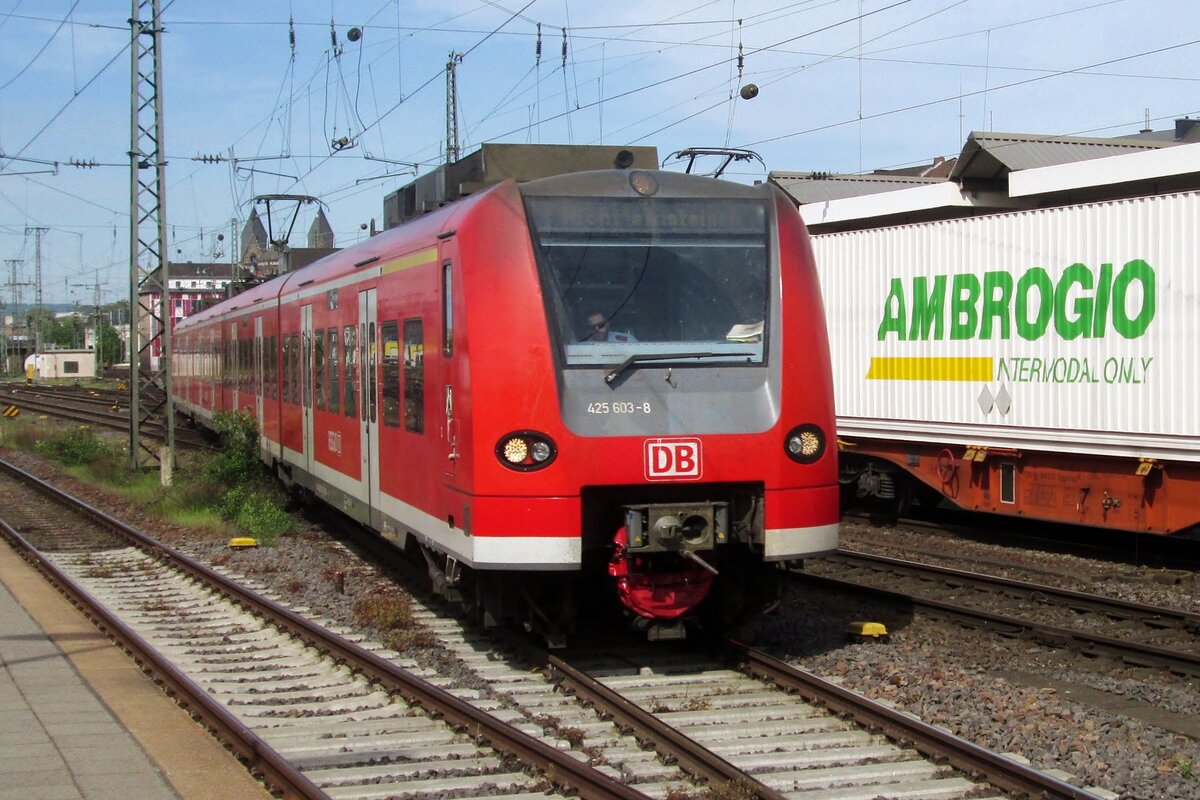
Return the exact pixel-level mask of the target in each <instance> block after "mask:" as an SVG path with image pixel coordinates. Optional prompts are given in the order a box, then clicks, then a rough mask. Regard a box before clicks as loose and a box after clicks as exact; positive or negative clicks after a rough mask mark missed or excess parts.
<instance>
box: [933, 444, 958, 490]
mask: <svg viewBox="0 0 1200 800" xmlns="http://www.w3.org/2000/svg"><path fill="white" fill-rule="evenodd" d="M955 472H958V462H957V461H955V459H954V453H951V452H950V450H949V449H948V448H943V449H942V452H940V453H938V460H937V474H938V478H940V479H941V481H942V483H943V484H946V483H949V482H950V481H952V480H954V473H955Z"/></svg>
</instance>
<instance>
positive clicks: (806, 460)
mask: <svg viewBox="0 0 1200 800" xmlns="http://www.w3.org/2000/svg"><path fill="white" fill-rule="evenodd" d="M783 450H784V452H785V453H787V454H788V458H790V459H791V460H792V461H795V462H797V463H799V464H811V463H813V462H814V461H816V460H817V459H819V458H820V457H821V456H823V455H824V454H825V434H824V432H822V431H821V429H820V428H818V427H817V426H816V425H812V424H807V425H797V426H796V427H795V428H792V429H791V430H790V431H788V435H787V436H786V437H784V440H783Z"/></svg>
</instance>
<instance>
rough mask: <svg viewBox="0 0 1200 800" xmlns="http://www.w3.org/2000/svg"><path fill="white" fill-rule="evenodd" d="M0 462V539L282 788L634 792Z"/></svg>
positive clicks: (302, 791) (433, 679) (352, 793)
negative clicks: (35, 494) (0, 509)
mask: <svg viewBox="0 0 1200 800" xmlns="http://www.w3.org/2000/svg"><path fill="white" fill-rule="evenodd" d="M0 470H2V471H3V483H2V484H0V498H4V499H5V501H6V502H5V507H6V509H8V508H12V507H14V506H16V505H17V504H20V505H22V506H25V507H26V511H25V512H24V513H22V514H20V515H13V516H19V517H20V518H18V519H16V520H15V521H16V523H17V525H16V526H13V525H9V524H7V523H6V524H4V525H3V526H0V530H2V531H3V534H4V536H5V538H6V539H8V540H9V541H10V542H11V543H13V544H14V546H16V547H17V548H18V550H19V551H20V552H21V553H22V555H23V556H24V557H26V558H27V559H28V560H30V561H31V563H33V564H34V565H35V566H36V567H37V568H38V569H39V570H41V571H42V572H43V573H44V574H45V575H46V576H47V577H48V578H49V579H50V580H52V581H53V582H54V583H55V584H56V585H58V586H59V588H60V590H62V591H63V592H64V593H65V594H67V595H68V596H69V597H70V598H71V599H72V600H73V602H75V603H76V604H77V605H79V606H80V607H81V608H82V609H84V610H85V613H87V614H89V615H90V616H92V618H93V619H94V620H95V621H96V622H97V624H98V625H99V626H100V627H101V628H102V629H104V630H105V631H107V632H108V633H109V635H110V636H112V637H113V638H114V639H116V640H117V641H118V642H119V643H120V644H121V645H122V646H123V647H125V648H126V649H127V650H129V652H130V653H131V654H133V655H134V657H135V658H136V659H137V660H138V661H139V662H141V663H142V664H143V665H145V668H146V669H147V670H148V671H150V672H151V673H152V675H153V676H154V677H155V679H156V680H158V681H160V682H161V683H162V684H163V685H164V686H165V687H166V688H167V689H168V691H170V692H171V693H173V694H174V695H175V696H176V697H177V699H178V700H179V702H180V703H181V705H183V706H185V707H187V708H188V709H189V711H191V712H192V713H193V714H194V715H195V716H197V717H199V718H201V719H202V721H203V723H204V724H205V725H207V726H209V727H210V728H211V729H212V730H214V731H215V732H216V734H217V735H218V736H219V737H220V738H221V739H222V740H223V741H224V742H225V743H226V744H227V745H228V746H229V747H231V748H232V749H233V751H234V752H235V753H236V754H237V755H238V756H239V757H240V758H241V759H243V760H244V761H245V762H246V763H248V764H249V765H250V766H251V768H252V769H254V770H255V771H258V772H260V773H261V774H263V776H264V777H265V779H266V781H267V783H268V784H269V785H271V786H272V787H273V788H274V789H275V790H276V791H278V792H280V793H281V794H282V795H284V796H287V797H304V798H325V797H333V798H362V799H364V800H365V799H366V798H384V797H389V796H393V795H395V794H397V793H404V794H413V795H417V796H421V795H425V796H439V795H444V794H446V793H448V792H452V793H455V794H457V795H458V796H464V797H468V796H494V795H497V794H506V795H519V794H529V795H531V796H532V795H538V796H541V795H543V794H545V793H546V792H547V791H549V790H551V789H552V788H553V787H555V786H558V787H562V788H563V789H565V790H567V791H570V792H572V793H577V794H578V795H579V796H580V797H585V798H624V799H625V800H631V799H632V798H635V797H643V796H644V795H642V793H640V792H638V791H636V790H634V789H631V788H629V787H626V786H624V785H622V784H621V783H620V782H618V781H617V780H615V779H614V778H612V777H610V776H609V775H606V774H604V773H602V772H600V771H599V770H597V769H595V768H593V767H591V766H589V765H588V764H587V763H585V761H584V760H581V759H580V758H579V757H578V756H577V755H576V754H572V753H570V752H569V751H564V750H561V749H559V748H557V747H555V746H554V745H553V743H552V742H550V741H547V740H546V739H545V738H540V737H537V736H534V735H531V734H530V733H527V732H526V731H525V730H522V729H520V728H518V727H515V726H513V725H512V724H509V723H507V722H505V721H503V720H501V719H499V718H498V717H496V716H494V715H492V714H489V713H487V712H486V711H483V710H480V709H478V708H476V707H475V706H473V705H472V704H471V703H469V702H467V701H466V700H465V699H463V697H464V696H470V695H471V692H469V691H467V692H464V691H461V690H457V689H455V688H454V687H449V688H443V687H442V686H439V685H438V683H439V680H440V679H439V678H438V676H436V675H425V676H422V675H419V674H418V673H417V671H414V670H413V669H411V668H406V667H405V666H404V665H398V664H396V663H393V661H392V660H390V657H391V656H394V654H392V653H389V652H387V651H386V650H384V649H383V648H381V647H378V646H375V647H372V646H369V645H368V646H362V645H359V644H356V643H355V642H353V641H351V640H350V639H349V638H346V637H343V636H339V635H338V634H337V633H336V632H334V631H332V630H328V629H326V628H324V627H323V626H321V625H319V624H316V623H314V622H312V621H310V620H308V619H306V618H305V617H304V616H301V615H300V614H298V613H296V612H295V611H291V610H289V609H287V608H285V607H283V606H282V605H280V604H279V603H276V602H274V601H272V600H270V599H268V598H265V597H262V596H260V595H258V594H256V593H254V592H253V591H250V590H248V589H246V588H244V587H243V586H240V585H239V584H237V583H236V582H233V581H230V580H229V579H227V578H224V577H222V576H221V575H219V574H217V573H216V572H214V571H212V570H210V569H208V568H206V567H204V566H203V565H200V564H198V563H196V562H194V561H192V560H191V559H188V558H187V557H185V556H183V555H181V554H179V553H176V552H175V551H173V550H171V549H169V548H167V547H165V546H163V545H161V544H159V543H157V542H154V541H152V540H149V539H148V538H147V537H145V536H143V535H142V534H140V533H138V532H137V531H134V530H132V529H130V528H128V527H127V526H124V525H122V524H121V523H119V522H118V521H117V520H114V519H112V518H111V517H108V516H107V515H105V514H103V513H102V512H100V511H99V510H97V509H94V508H91V507H90V506H86V505H85V504H82V503H79V501H76V500H74V499H73V498H70V497H69V496H67V495H64V494H62V493H60V492H58V491H57V490H55V489H53V487H50V486H49V485H47V484H45V483H44V482H42V481H39V480H38V479H36V478H33V476H30V475H27V474H26V473H23V472H22V471H20V470H17V469H16V468H14V467H12V466H11V465H7V464H4V463H3V462H0ZM30 485H32V486H36V487H37V490H38V491H39V492H41V493H42V494H43V495H45V496H47V497H53V500H52V501H49V500H44V501H43V502H42V503H40V504H36V505H35V506H34V508H33V510H32V511H30V510H29V506H28V503H27V502H25V501H22V500H20V499H18V498H20V497H21V496H23V495H27V493H28V488H27V487H28V486H30ZM68 508H69V509H70V511H69V512H68V510H67V509H68ZM6 514H7V511H6ZM68 514H69V515H70V516H71V517H72V518H71V519H70V522H69V523H67V522H65V521H64V517H67V516H68ZM75 516H78V517H79V519H78V520H76V519H74V517H75ZM18 527H23V528H25V533H24V534H22V533H21V532H19V530H18ZM64 530H67V531H68V533H66V535H65V536H64V535H63V534H62V532H63V531H64ZM117 537H119V539H118V538H117Z"/></svg>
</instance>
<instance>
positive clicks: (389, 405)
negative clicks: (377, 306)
mask: <svg viewBox="0 0 1200 800" xmlns="http://www.w3.org/2000/svg"><path fill="white" fill-rule="evenodd" d="M379 339H380V341H379V344H380V350H381V351H382V355H383V375H382V377H381V378H380V380H382V381H383V424H384V425H387V426H388V427H389V428H399V427H400V327H399V326H398V325H397V324H396V323H395V322H385V323H383V325H381V326H380V328H379Z"/></svg>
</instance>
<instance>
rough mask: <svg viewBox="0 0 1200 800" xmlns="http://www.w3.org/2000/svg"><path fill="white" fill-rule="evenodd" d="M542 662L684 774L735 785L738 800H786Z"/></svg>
mask: <svg viewBox="0 0 1200 800" xmlns="http://www.w3.org/2000/svg"><path fill="white" fill-rule="evenodd" d="M545 660H546V663H547V664H548V665H549V667H550V671H551V673H552V674H556V675H557V677H558V678H559V681H560V684H561V685H562V686H564V687H566V688H567V689H569V690H570V691H572V692H574V693H575V695H576V696H578V697H581V698H583V699H585V700H587V701H588V702H590V703H591V704H592V705H593V706H595V707H596V708H597V709H598V710H600V711H601V712H603V713H605V714H607V715H608V716H610V717H611V718H612V719H613V721H614V722H616V724H617V725H618V726H619V727H623V728H628V729H630V730H632V731H633V732H634V735H635V736H636V737H637V738H638V740H639V741H648V742H650V743H651V744H652V745H653V747H654V749H655V750H656V751H657V752H658V753H659V754H661V755H663V756H665V757H668V758H673V759H675V761H676V763H677V764H678V765H679V766H680V767H681V768H682V769H683V770H684V771H686V772H689V773H691V774H692V775H694V776H696V777H699V778H703V779H705V780H707V781H709V782H710V785H713V784H719V783H722V782H727V783H731V784H733V785H736V786H737V787H738V789H739V794H738V796H739V797H742V796H745V791H746V790H749V791H750V792H753V795H754V796H755V797H758V798H761V800H785V797H786V795H784V794H783V793H782V792H779V791H777V790H775V789H772V788H771V787H770V786H767V785H766V784H765V783H763V782H762V781H760V780H758V779H757V778H755V777H754V776H752V775H750V773H748V772H745V771H743V770H741V769H739V768H738V767H735V766H734V765H733V764H731V763H729V762H728V761H726V760H725V759H724V758H722V757H721V756H719V755H717V754H716V753H714V752H712V751H711V750H709V749H708V748H707V747H705V746H704V745H702V744H700V743H699V742H696V741H695V740H693V739H691V738H690V737H688V736H686V735H684V734H683V733H681V732H680V731H678V730H676V729H675V728H673V727H671V726H670V725H668V724H667V723H665V722H663V721H662V720H661V719H659V718H658V717H656V716H655V715H654V714H651V713H650V712H649V711H646V710H645V709H643V708H642V707H641V706H639V705H637V704H636V703H633V702H631V701H630V700H628V699H626V698H625V697H623V696H622V695H621V694H620V693H619V692H616V691H614V690H613V689H611V688H609V687H607V686H605V685H604V684H603V683H601V682H600V681H598V680H596V679H595V678H593V677H591V676H590V675H588V674H586V673H584V672H582V671H581V670H578V669H576V668H575V667H573V666H571V665H570V664H568V663H566V662H565V661H563V660H562V659H561V658H559V657H558V656H555V655H551V654H549V653H547V654H545Z"/></svg>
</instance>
